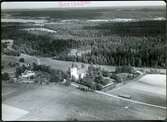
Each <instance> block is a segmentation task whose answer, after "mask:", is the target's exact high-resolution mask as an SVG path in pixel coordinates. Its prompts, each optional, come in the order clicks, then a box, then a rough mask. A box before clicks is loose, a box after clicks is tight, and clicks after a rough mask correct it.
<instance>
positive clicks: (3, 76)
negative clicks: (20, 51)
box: [2, 72, 10, 80]
mask: <svg viewBox="0 0 167 122" xmlns="http://www.w3.org/2000/svg"><path fill="white" fill-rule="evenodd" d="M9 79H10V77H9V74H8V73H6V72H4V73H2V80H9Z"/></svg>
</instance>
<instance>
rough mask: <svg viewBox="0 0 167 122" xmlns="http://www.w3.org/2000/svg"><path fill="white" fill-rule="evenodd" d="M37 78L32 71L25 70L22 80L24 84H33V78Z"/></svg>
mask: <svg viewBox="0 0 167 122" xmlns="http://www.w3.org/2000/svg"><path fill="white" fill-rule="evenodd" d="M34 76H35V73H34V72H32V71H30V70H25V72H24V73H22V74H21V76H20V78H21V80H22V82H24V83H33V82H34V81H33V80H32V78H33V77H34Z"/></svg>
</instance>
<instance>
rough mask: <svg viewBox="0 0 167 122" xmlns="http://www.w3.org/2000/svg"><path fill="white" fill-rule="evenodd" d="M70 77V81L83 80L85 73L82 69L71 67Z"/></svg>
mask: <svg viewBox="0 0 167 122" xmlns="http://www.w3.org/2000/svg"><path fill="white" fill-rule="evenodd" d="M70 75H71V78H72V79H74V80H79V79H80V78H81V79H83V78H84V77H85V75H86V72H85V70H84V69H83V68H78V66H74V65H72V67H71V68H70Z"/></svg>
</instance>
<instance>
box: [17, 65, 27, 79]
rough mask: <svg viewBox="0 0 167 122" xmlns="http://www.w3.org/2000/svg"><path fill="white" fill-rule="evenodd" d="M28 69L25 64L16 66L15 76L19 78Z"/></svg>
mask: <svg viewBox="0 0 167 122" xmlns="http://www.w3.org/2000/svg"><path fill="white" fill-rule="evenodd" d="M25 70H26V67H25V65H23V66H21V67H17V68H16V72H15V76H16V77H17V78H18V77H19V75H21V73H23V72H24V71H25Z"/></svg>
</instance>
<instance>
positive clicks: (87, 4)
mask: <svg viewBox="0 0 167 122" xmlns="http://www.w3.org/2000/svg"><path fill="white" fill-rule="evenodd" d="M39 4H40V6H39ZM165 4H166V3H165V2H164V1H103V2H102V1H63V2H62V1H61V2H60V1H59V2H58V1H56V2H2V4H1V10H10V9H21V10H22V9H84V8H125V7H130V8H132V7H138V8H139V7H141V8H143V7H166V6H165ZM27 6H28V7H27ZM30 6H31V7H30Z"/></svg>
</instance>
